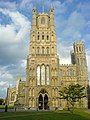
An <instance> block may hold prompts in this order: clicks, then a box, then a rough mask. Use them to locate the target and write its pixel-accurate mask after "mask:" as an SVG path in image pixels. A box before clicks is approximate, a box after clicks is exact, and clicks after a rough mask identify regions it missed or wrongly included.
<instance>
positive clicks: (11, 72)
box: [0, 0, 90, 98]
mask: <svg viewBox="0 0 90 120" xmlns="http://www.w3.org/2000/svg"><path fill="white" fill-rule="evenodd" d="M51 6H53V7H54V10H55V26H56V34H57V51H58V54H59V55H60V63H61V64H70V62H71V60H70V51H71V50H72V45H73V43H74V42H78V41H80V40H83V41H84V42H85V48H86V57H87V64H88V75H89V80H90V62H89V60H90V0H0V97H3V98H5V97H6V90H7V88H8V87H9V86H10V87H13V86H15V84H16V78H17V77H21V78H22V79H23V80H25V76H26V59H27V54H28V49H29V41H30V39H29V38H30V36H29V35H30V29H31V20H32V9H33V8H34V7H36V9H37V10H38V12H43V8H44V12H47V13H48V11H49V9H50V7H51Z"/></svg>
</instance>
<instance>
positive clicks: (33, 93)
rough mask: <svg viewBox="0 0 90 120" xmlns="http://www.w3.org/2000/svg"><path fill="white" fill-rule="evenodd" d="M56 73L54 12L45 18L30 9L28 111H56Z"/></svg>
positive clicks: (44, 14) (27, 83)
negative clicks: (51, 108)
mask: <svg viewBox="0 0 90 120" xmlns="http://www.w3.org/2000/svg"><path fill="white" fill-rule="evenodd" d="M58 69H59V59H58V56H57V44H56V32H55V25H54V9H53V8H51V9H50V11H49V13H48V14H47V13H38V12H37V10H36V9H33V10H32V27H31V32H30V46H29V55H28V58H27V81H26V87H27V89H26V106H27V107H30V108H32V109H36V108H39V109H48V108H50V107H58V98H57V97H58V90H57V85H58V74H59V73H58V71H59V70H58ZM52 91H54V92H53V93H54V94H52ZM50 101H53V102H52V103H51V102H50Z"/></svg>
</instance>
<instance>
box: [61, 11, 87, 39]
mask: <svg viewBox="0 0 90 120" xmlns="http://www.w3.org/2000/svg"><path fill="white" fill-rule="evenodd" d="M77 20H78V22H76V21H77ZM65 22H66V21H65ZM85 24H86V21H85V19H84V18H83V16H82V15H81V14H80V13H78V12H77V11H74V12H73V13H71V15H70V16H69V18H68V20H67V23H66V27H65V28H64V29H63V31H62V32H61V37H62V39H64V40H68V41H75V40H79V39H81V38H82V34H81V31H82V30H83V29H84V27H85Z"/></svg>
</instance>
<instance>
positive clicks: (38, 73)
mask: <svg viewBox="0 0 90 120" xmlns="http://www.w3.org/2000/svg"><path fill="white" fill-rule="evenodd" d="M37 85H40V66H38V67H37Z"/></svg>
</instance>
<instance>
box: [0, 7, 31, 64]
mask: <svg viewBox="0 0 90 120" xmlns="http://www.w3.org/2000/svg"><path fill="white" fill-rule="evenodd" d="M0 12H2V13H3V14H5V15H8V16H9V17H10V18H11V20H12V22H11V24H7V25H6V26H4V25H0V54H1V58H0V63H1V64H3V63H4V64H5V63H6V64H13V63H15V62H16V63H17V62H19V60H21V59H23V58H25V57H26V54H27V53H26V52H27V50H28V48H27V47H26V46H27V43H28V41H27V40H28V39H29V33H30V27H31V22H30V21H29V20H28V19H27V17H25V16H24V15H22V14H21V13H19V12H17V11H13V12H12V11H9V10H6V9H0ZM24 44H25V45H24ZM6 51H8V52H6ZM17 51H18V53H17Z"/></svg>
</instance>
